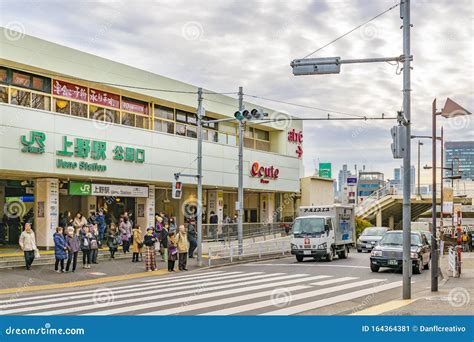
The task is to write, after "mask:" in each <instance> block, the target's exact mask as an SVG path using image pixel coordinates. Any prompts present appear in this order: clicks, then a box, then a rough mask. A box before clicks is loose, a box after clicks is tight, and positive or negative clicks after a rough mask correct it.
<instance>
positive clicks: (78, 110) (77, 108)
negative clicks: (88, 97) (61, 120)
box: [71, 101, 92, 118]
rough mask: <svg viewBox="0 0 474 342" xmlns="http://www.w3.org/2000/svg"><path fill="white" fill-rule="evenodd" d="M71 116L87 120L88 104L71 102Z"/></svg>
mask: <svg viewBox="0 0 474 342" xmlns="http://www.w3.org/2000/svg"><path fill="white" fill-rule="evenodd" d="M91 107H92V106H91ZM71 115H74V116H79V117H82V118H87V104H85V103H81V102H74V101H71Z"/></svg>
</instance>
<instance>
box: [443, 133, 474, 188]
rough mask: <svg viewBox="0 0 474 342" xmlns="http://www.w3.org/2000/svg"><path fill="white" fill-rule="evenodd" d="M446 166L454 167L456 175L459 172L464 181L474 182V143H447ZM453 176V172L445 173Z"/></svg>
mask: <svg viewBox="0 0 474 342" xmlns="http://www.w3.org/2000/svg"><path fill="white" fill-rule="evenodd" d="M444 154H445V158H444V166H445V167H451V166H452V165H454V174H456V173H457V171H458V170H459V172H460V173H461V176H462V178H463V179H471V180H474V141H446V142H445V143H444ZM445 173H446V176H451V171H450V170H446V171H445Z"/></svg>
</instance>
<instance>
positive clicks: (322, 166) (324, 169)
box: [319, 163, 332, 178]
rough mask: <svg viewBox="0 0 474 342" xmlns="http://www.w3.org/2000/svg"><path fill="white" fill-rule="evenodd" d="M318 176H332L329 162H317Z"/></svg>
mask: <svg viewBox="0 0 474 342" xmlns="http://www.w3.org/2000/svg"><path fill="white" fill-rule="evenodd" d="M319 177H323V178H332V173H331V163H319Z"/></svg>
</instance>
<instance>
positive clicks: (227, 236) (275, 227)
mask: <svg viewBox="0 0 474 342" xmlns="http://www.w3.org/2000/svg"><path fill="white" fill-rule="evenodd" d="M288 225H289V223H283V222H276V223H265V222H258V223H244V224H243V237H244V239H247V238H255V237H260V236H268V235H279V234H280V235H281V234H286V233H287V232H288V228H286V227H288ZM237 226H238V224H237V223H219V224H203V225H202V236H203V241H205V242H213V241H224V242H229V241H232V240H237Z"/></svg>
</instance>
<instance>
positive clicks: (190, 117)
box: [188, 114, 197, 125]
mask: <svg viewBox="0 0 474 342" xmlns="http://www.w3.org/2000/svg"><path fill="white" fill-rule="evenodd" d="M188 123H189V124H191V125H197V117H196V114H188Z"/></svg>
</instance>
